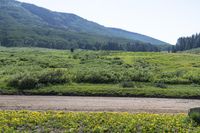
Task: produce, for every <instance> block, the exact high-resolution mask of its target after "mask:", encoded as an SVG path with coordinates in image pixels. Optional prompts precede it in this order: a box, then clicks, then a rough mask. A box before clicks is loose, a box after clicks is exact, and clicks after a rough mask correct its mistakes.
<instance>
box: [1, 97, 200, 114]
mask: <svg viewBox="0 0 200 133" xmlns="http://www.w3.org/2000/svg"><path fill="white" fill-rule="evenodd" d="M198 106H199V107H200V100H189V99H161V98H120V97H68V96H2V95H0V110H21V109H25V110H64V111H114V112H133V113H136V112H150V113H186V112H187V111H188V109H189V108H192V107H198Z"/></svg>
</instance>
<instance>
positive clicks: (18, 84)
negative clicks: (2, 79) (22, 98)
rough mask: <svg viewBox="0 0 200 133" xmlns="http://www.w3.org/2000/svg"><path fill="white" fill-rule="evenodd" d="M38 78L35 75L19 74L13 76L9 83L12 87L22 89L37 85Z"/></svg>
mask: <svg viewBox="0 0 200 133" xmlns="http://www.w3.org/2000/svg"><path fill="white" fill-rule="evenodd" d="M37 83H38V80H37V78H36V77H34V76H33V75H27V74H24V75H17V76H15V77H13V78H12V79H11V80H10V81H9V82H8V85H9V86H11V87H15V88H18V89H21V90H24V89H33V88H35V87H36V86H37Z"/></svg>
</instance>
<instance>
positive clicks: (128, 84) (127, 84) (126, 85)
mask: <svg viewBox="0 0 200 133" xmlns="http://www.w3.org/2000/svg"><path fill="white" fill-rule="evenodd" d="M121 86H122V87H123V88H135V87H136V84H135V83H134V82H128V81H126V82H122V83H121Z"/></svg>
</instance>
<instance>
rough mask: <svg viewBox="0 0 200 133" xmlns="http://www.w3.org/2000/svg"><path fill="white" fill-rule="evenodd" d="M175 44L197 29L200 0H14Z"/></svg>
mask: <svg viewBox="0 0 200 133" xmlns="http://www.w3.org/2000/svg"><path fill="white" fill-rule="evenodd" d="M18 1H21V2H27V3H32V4H35V5H38V6H40V7H44V8H47V9H50V10H52V11H58V12H66V13H73V14H76V15H79V16H81V17H83V18H85V19H87V20H90V21H94V22H97V23H99V24H101V25H104V26H107V27H116V28H121V29H125V30H128V31H132V32H137V33H141V34H144V35H148V36H151V37H154V38H157V39H159V40H162V41H165V42H168V43H170V44H175V43H176V41H177V39H178V38H179V37H182V36H191V35H192V34H195V33H199V32H200V0H18Z"/></svg>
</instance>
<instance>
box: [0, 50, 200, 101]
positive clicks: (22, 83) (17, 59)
mask: <svg viewBox="0 0 200 133" xmlns="http://www.w3.org/2000/svg"><path fill="white" fill-rule="evenodd" d="M0 94H29V95H32V94H35V95H81V96H145V97H176V98H200V56H199V55H196V54H188V53H174V54H172V53H148V52H147V53H144V52H121V51H83V50H75V51H74V52H70V51H65V50H49V49H41V48H4V47H0Z"/></svg>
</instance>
